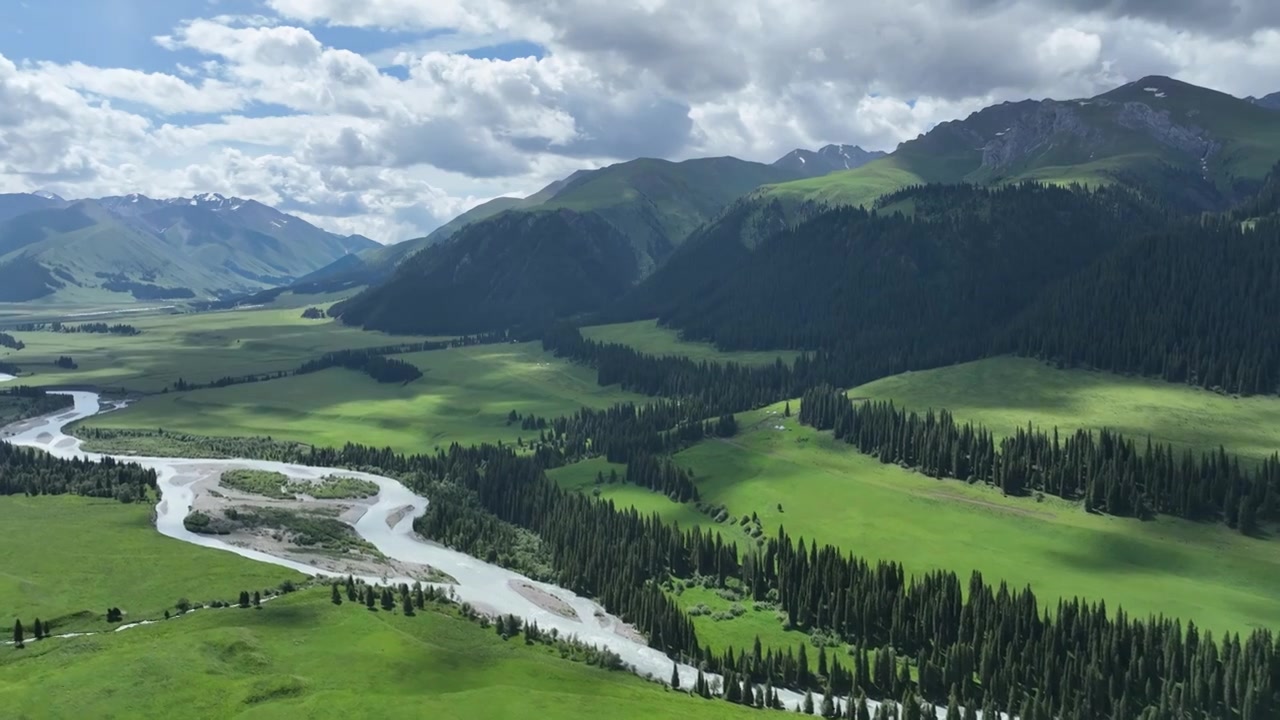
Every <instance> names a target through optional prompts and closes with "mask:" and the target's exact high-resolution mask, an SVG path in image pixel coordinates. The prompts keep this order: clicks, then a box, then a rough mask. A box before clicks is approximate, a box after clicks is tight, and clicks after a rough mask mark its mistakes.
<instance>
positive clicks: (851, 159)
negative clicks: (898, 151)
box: [773, 145, 888, 178]
mask: <svg viewBox="0 0 1280 720" xmlns="http://www.w3.org/2000/svg"><path fill="white" fill-rule="evenodd" d="M887 154H888V153H886V152H884V151H883V150H863V149H862V148H860V147H858V146H857V145H827V146H826V147H824V148H822V149H820V150H816V151H814V150H804V149H800V150H792V151H791V152H789V153H787V154H786V155H784V156H783V157H782V158H780V159H778V160H777V161H776V162H775V163H773V165H774V167H779V168H785V169H787V170H790V171H791V172H793V173H795V174H797V175H799V176H801V177H807V178H811V177H821V176H823V175H827V174H829V173H833V172H836V171H838V170H855V169H857V168H860V167H862V166H863V165H866V164H867V163H869V162H871V161H872V160H878V159H879V158H882V157H884V156H885V155H887Z"/></svg>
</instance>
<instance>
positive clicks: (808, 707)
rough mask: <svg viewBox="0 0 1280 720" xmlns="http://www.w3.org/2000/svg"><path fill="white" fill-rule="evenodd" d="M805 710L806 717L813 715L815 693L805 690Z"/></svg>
mask: <svg viewBox="0 0 1280 720" xmlns="http://www.w3.org/2000/svg"><path fill="white" fill-rule="evenodd" d="M800 647H801V648H803V647H804V646H803V645H801V646H800ZM803 708H804V710H803V712H804V714H805V715H812V714H813V693H812V692H810V691H808V690H805V691H804V706H803Z"/></svg>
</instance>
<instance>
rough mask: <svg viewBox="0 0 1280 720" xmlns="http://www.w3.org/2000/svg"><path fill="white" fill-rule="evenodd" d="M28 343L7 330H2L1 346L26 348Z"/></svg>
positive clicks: (0, 336) (17, 348)
mask: <svg viewBox="0 0 1280 720" xmlns="http://www.w3.org/2000/svg"><path fill="white" fill-rule="evenodd" d="M26 346H27V345H26V343H24V342H22V341H21V340H19V339H18V338H16V337H14V336H12V335H10V334H9V333H6V332H0V347H7V348H10V349H12V350H21V349H23V348H25V347H26Z"/></svg>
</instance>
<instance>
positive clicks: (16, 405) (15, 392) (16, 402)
mask: <svg viewBox="0 0 1280 720" xmlns="http://www.w3.org/2000/svg"><path fill="white" fill-rule="evenodd" d="M75 404H76V401H75V399H74V398H72V397H71V396H70V395H58V394H54V393H48V392H45V391H44V390H43V389H41V388H34V387H28V386H26V385H18V386H16V387H10V388H5V389H4V390H0V423H6V422H15V421H18V420H25V419H27V418H33V417H39V416H41V415H49V414H51V413H56V412H58V411H60V410H66V409H67V408H70V407H74V406H75Z"/></svg>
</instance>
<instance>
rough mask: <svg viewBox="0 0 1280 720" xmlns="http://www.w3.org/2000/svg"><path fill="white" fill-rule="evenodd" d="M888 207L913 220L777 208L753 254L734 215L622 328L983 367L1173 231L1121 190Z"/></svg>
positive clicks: (869, 360)
mask: <svg viewBox="0 0 1280 720" xmlns="http://www.w3.org/2000/svg"><path fill="white" fill-rule="evenodd" d="M887 200H892V202H893V204H895V205H898V206H904V205H910V206H911V207H912V208H913V209H914V212H913V214H912V215H911V216H905V215H903V214H901V213H894V214H880V213H876V212H871V211H866V210H863V209H861V208H850V207H842V208H836V209H827V210H823V209H822V208H820V207H804V208H802V210H803V211H804V212H803V213H802V214H801V216H800V217H797V216H795V215H791V216H788V215H787V213H786V211H785V210H784V209H783V208H785V207H786V205H785V204H784V203H778V204H776V205H775V208H774V211H773V216H772V223H773V225H774V226H775V227H782V228H783V229H782V230H781V231H779V232H776V233H774V234H773V235H772V236H770V237H768V238H767V239H765V240H764V241H763V242H761V243H759V244H758V246H756V247H755V248H754V249H753V250H747V249H745V247H744V246H742V245H741V244H740V243H738V242H737V238H738V237H739V236H741V235H742V233H743V230H742V228H741V225H737V226H735V224H734V223H744V222H754V221H755V220H756V219H757V218H758V217H760V216H757V215H753V214H752V213H751V212H749V211H750V210H751V207H750V206H749V205H747V206H744V208H740V209H737V211H736V212H731V213H729V214H727V215H726V218H725V219H724V220H722V222H720V223H717V225H716V226H715V227H714V228H708V229H707V232H704V233H700V234H698V235H697V236H695V237H694V238H691V239H690V242H689V243H687V245H686V247H685V248H683V249H682V251H681V252H680V253H679V254H677V255H676V256H675V257H673V258H672V261H671V262H670V263H669V264H668V265H667V266H666V267H664V268H663V269H662V271H661V272H659V273H656V274H655V275H654V276H652V277H651V278H650V279H648V280H647V281H645V282H644V283H643V284H642V285H641V286H640V287H638V288H637V289H636V290H635V291H633V292H632V293H631V294H630V295H629V296H628V297H627V298H626V299H624V300H623V301H621V302H620V303H619V306H620V307H622V308H623V309H624V311H625V312H624V313H622V318H621V319H625V318H626V317H642V316H645V315H648V316H649V317H652V316H653V315H655V314H656V315H657V316H658V317H659V318H660V319H661V321H662V322H663V323H664V324H667V325H670V326H672V327H675V328H677V329H679V330H681V331H682V332H683V333H684V334H685V335H686V336H687V337H690V338H694V339H705V340H710V341H713V342H715V343H716V344H717V345H718V346H720V347H722V348H725V349H772V348H804V349H820V348H825V349H831V350H833V351H834V350H836V349H838V350H839V354H840V356H841V357H842V358H846V359H848V361H849V362H853V363H854V364H855V365H856V366H857V367H856V370H855V374H856V376H857V377H864V376H867V374H868V373H870V374H871V375H870V376H878V375H875V373H876V372H879V373H881V374H886V373H887V372H897V371H899V370H900V369H904V368H903V367H902V366H903V365H904V364H905V365H909V366H928V365H933V364H944V363H949V362H954V361H956V360H957V359H969V358H971V357H973V356H975V354H978V355H980V354H981V353H983V352H985V351H986V350H987V348H988V347H989V345H990V343H991V341H992V336H991V331H992V329H993V328H995V327H999V326H1000V324H1001V323H1003V322H1007V321H1009V320H1011V319H1012V318H1013V317H1014V316H1015V315H1016V314H1017V313H1018V312H1020V311H1021V310H1023V309H1024V308H1026V307H1027V306H1028V305H1029V304H1030V303H1032V302H1033V301H1034V300H1036V299H1037V298H1038V297H1039V296H1040V294H1041V293H1042V292H1043V291H1044V289H1045V287H1046V286H1049V285H1052V284H1053V283H1055V282H1057V281H1058V280H1060V279H1062V278H1064V277H1066V276H1068V275H1070V274H1071V273H1073V272H1075V271H1077V270H1080V269H1082V268H1084V267H1085V266H1087V265H1088V264H1089V263H1090V262H1091V261H1093V260H1094V259H1096V258H1099V257H1102V256H1103V255H1105V254H1106V253H1108V252H1110V251H1111V250H1113V249H1115V248H1116V247H1118V246H1120V245H1122V244H1123V243H1125V242H1126V241H1128V240H1129V239H1131V238H1135V237H1137V236H1139V235H1140V234H1142V233H1143V232H1146V231H1149V230H1151V229H1153V228H1156V227H1161V226H1162V225H1163V224H1164V223H1165V222H1167V221H1166V220H1165V219H1164V218H1163V216H1162V215H1161V214H1160V213H1159V212H1156V211H1154V210H1152V209H1151V208H1150V207H1148V206H1147V205H1146V204H1144V203H1143V202H1141V201H1140V200H1139V199H1138V198H1137V197H1136V196H1135V195H1133V194H1132V193H1129V192H1127V191H1123V190H1119V189H1101V190H1098V191H1072V190H1068V189H1064V188H1057V187H1053V186H1041V185H1019V186H1009V187H1006V188H1002V189H998V190H987V189H983V188H977V187H974V186H969V185H957V186H923V187H919V188H915V189H911V190H906V191H902V192H900V193H898V194H897V195H894V196H892V197H891V198H888V199H887ZM804 215H808V216H809V217H808V218H805V217H804ZM730 221H732V222H730ZM721 230H723V232H719V231H721ZM734 248H737V249H736V250H735V249H734ZM611 319H612V318H611ZM855 358H856V361H855V360H853V359H855ZM873 371H874V372H873Z"/></svg>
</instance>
